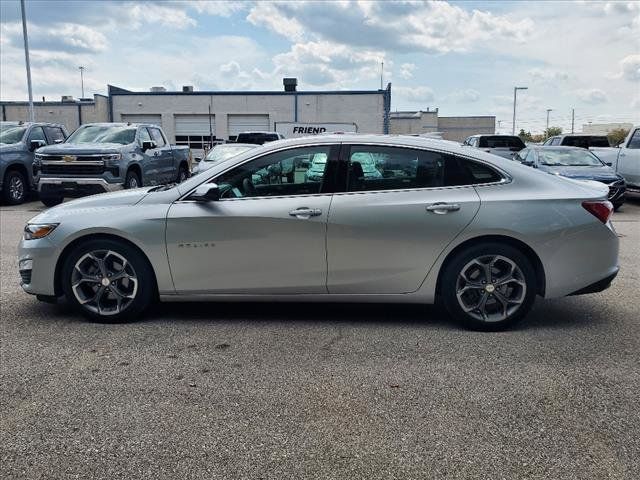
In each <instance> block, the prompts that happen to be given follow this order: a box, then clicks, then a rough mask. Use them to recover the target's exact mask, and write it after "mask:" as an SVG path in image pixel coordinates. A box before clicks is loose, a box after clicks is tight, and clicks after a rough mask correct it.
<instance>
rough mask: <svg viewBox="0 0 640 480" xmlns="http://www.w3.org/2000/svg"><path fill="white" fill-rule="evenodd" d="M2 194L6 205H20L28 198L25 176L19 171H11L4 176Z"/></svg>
mask: <svg viewBox="0 0 640 480" xmlns="http://www.w3.org/2000/svg"><path fill="white" fill-rule="evenodd" d="M2 193H3V197H4V201H5V203H7V204H8V205H19V204H21V203H23V202H24V199H25V198H26V196H27V182H26V179H25V178H24V175H23V174H22V173H21V172H19V171H18V170H10V171H8V172H7V174H6V175H5V176H4V183H3V185H2Z"/></svg>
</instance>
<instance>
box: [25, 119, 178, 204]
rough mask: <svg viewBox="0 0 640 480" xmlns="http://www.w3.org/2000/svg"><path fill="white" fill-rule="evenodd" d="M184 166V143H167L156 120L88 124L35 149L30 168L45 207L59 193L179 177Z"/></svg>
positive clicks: (111, 188)
mask: <svg viewBox="0 0 640 480" xmlns="http://www.w3.org/2000/svg"><path fill="white" fill-rule="evenodd" d="M190 166H191V153H190V151H189V147H176V146H173V145H169V143H168V142H167V137H166V136H165V134H164V132H163V131H162V129H161V128H160V127H158V126H157V125H145V124H131V123H89V124H86V125H82V126H81V127H79V128H78V129H77V130H76V131H75V132H73V133H72V134H71V136H69V138H67V140H66V141H65V142H64V143H61V144H58V145H50V146H48V147H43V148H40V149H38V151H37V152H36V155H35V159H34V164H33V169H34V174H35V175H36V178H37V182H38V191H39V192H40V200H41V201H42V203H44V204H45V205H46V206H48V207H49V206H53V205H57V204H58V203H60V202H62V200H63V199H64V197H77V196H82V195H91V194H94V193H103V192H110V191H114V190H119V189H122V188H138V187H142V186H150V185H161V184H165V183H172V182H182V181H183V180H185V179H186V178H187V177H188V176H189V171H190Z"/></svg>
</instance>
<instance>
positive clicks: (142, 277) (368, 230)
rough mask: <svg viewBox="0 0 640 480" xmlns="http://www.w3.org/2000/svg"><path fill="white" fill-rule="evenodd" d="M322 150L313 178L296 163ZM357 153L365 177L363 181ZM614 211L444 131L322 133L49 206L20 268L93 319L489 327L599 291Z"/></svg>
mask: <svg viewBox="0 0 640 480" xmlns="http://www.w3.org/2000/svg"><path fill="white" fill-rule="evenodd" d="M319 155H320V156H326V158H327V161H326V162H325V163H324V171H323V172H322V175H321V176H320V178H319V180H316V178H318V177H316V176H310V175H307V172H306V171H305V168H306V169H309V168H311V165H314V163H313V161H312V160H313V159H314V158H318V156H319ZM362 158H375V159H376V163H375V164H376V168H378V169H379V175H375V176H372V175H369V176H366V175H364V173H363V171H364V169H363V167H362V165H361V164H360V162H359V159H362ZM283 165H288V166H291V165H293V166H294V167H293V168H289V169H286V168H283ZM315 165H316V167H317V165H318V162H316V163H315ZM265 170H266V171H269V172H275V173H273V174H272V175H266V176H261V175H256V172H258V171H265ZM278 172H282V173H281V174H278ZM285 172H286V173H285ZM611 214H612V205H611V203H609V202H608V201H607V188H606V186H605V185H602V184H600V183H595V182H581V181H575V180H571V179H567V178H563V177H558V176H554V175H548V174H546V173H543V172H540V171H538V170H536V169H532V168H529V167H526V166H523V165H521V164H519V163H517V162H513V161H509V160H506V159H502V158H500V157H497V156H495V155H491V154H487V153H485V152H482V151H480V150H476V149H469V148H468V147H465V146H461V145H459V144H455V143H453V142H447V141H442V140H435V139H426V138H419V137H402V136H379V135H371V136H368V135H356V134H353V135H327V136H322V137H313V138H298V139H291V140H284V141H280V142H277V143H273V144H266V145H263V146H261V147H258V148H255V149H252V150H249V151H247V152H244V153H242V154H240V155H237V156H235V157H233V158H231V159H228V160H225V161H222V162H219V163H216V164H214V165H213V166H212V167H211V168H210V169H208V170H207V171H205V172H203V173H201V174H200V175H197V176H195V177H193V178H191V179H188V180H186V181H185V182H183V183H181V184H179V185H173V186H171V185H168V186H158V187H152V188H141V189H135V190H127V191H122V192H116V193H109V194H103V195H96V196H92V197H88V198H83V199H80V200H75V201H72V202H68V203H65V204H63V205H59V206H57V207H55V208H52V209H49V210H46V211H44V212H43V213H41V214H39V215H38V216H36V217H35V218H33V219H32V220H30V221H29V223H28V224H27V225H26V226H25V231H24V239H23V240H22V242H21V243H20V248H19V270H20V275H21V279H22V287H23V289H24V290H25V291H26V292H27V293H30V294H34V295H37V297H38V298H39V299H40V300H45V301H51V300H54V299H57V298H59V297H61V296H65V297H66V298H67V299H68V301H69V302H70V303H71V304H72V305H73V306H75V308H77V309H78V310H79V311H81V312H82V313H83V314H85V315H86V316H87V317H89V318H90V319H94V320H98V321H103V322H116V321H124V320H128V319H135V318H138V317H139V315H140V314H141V313H142V312H143V311H144V310H145V309H146V308H147V307H148V306H149V305H150V304H151V303H152V302H155V301H156V300H161V301H194V300H207V301H212V300H235V301H276V300H278V301H332V302H335V301H340V302H342V301H345V302H347V301H348V302H388V303H391V302H399V303H400V302H412V303H424V304H428V303H434V302H437V303H439V304H441V305H443V306H444V307H445V308H446V310H447V311H448V312H449V313H450V315H451V316H452V317H453V318H454V319H457V320H458V321H461V322H462V323H464V324H465V325H467V326H468V327H470V328H474V329H482V330H497V329H503V328H506V327H507V326H509V325H512V324H513V323H514V322H516V321H518V320H520V319H521V318H523V317H524V316H525V315H526V314H527V312H529V310H530V309H531V307H532V305H533V302H534V299H535V297H536V296H538V295H539V296H541V297H545V298H556V297H563V296H566V295H576V294H584V293H592V292H598V291H601V290H603V289H605V288H607V287H608V286H609V284H610V283H611V281H612V280H613V278H614V277H615V276H616V274H617V272H618V239H617V236H616V233H615V231H614V229H613V226H612V225H611V222H610V216H611Z"/></svg>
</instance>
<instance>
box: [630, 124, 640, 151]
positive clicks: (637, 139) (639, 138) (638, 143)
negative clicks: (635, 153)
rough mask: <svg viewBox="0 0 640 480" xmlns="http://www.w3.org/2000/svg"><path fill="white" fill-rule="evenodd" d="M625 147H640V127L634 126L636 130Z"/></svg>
mask: <svg viewBox="0 0 640 480" xmlns="http://www.w3.org/2000/svg"><path fill="white" fill-rule="evenodd" d="M627 148H631V149H640V128H636V131H635V132H633V136H632V137H631V140H629V144H628V145H627Z"/></svg>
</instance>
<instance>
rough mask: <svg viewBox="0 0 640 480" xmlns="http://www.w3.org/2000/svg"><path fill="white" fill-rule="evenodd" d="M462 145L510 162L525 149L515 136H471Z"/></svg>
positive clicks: (519, 139) (520, 140)
mask: <svg viewBox="0 0 640 480" xmlns="http://www.w3.org/2000/svg"><path fill="white" fill-rule="evenodd" d="M462 144H463V145H469V146H470V147H475V148H479V149H480V150H484V151H485V152H487V153H493V154H494V155H498V156H500V157H503V158H506V159H508V160H512V159H513V157H514V155H515V154H516V153H518V152H519V151H520V150H522V149H523V148H524V147H525V144H524V142H523V141H522V139H521V138H520V137H518V136H516V135H487V134H485V135H472V136H470V137H467V139H466V140H465V141H464V142H462Z"/></svg>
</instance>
